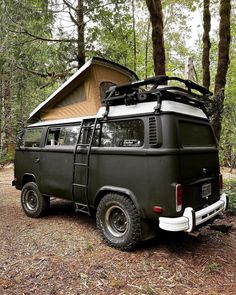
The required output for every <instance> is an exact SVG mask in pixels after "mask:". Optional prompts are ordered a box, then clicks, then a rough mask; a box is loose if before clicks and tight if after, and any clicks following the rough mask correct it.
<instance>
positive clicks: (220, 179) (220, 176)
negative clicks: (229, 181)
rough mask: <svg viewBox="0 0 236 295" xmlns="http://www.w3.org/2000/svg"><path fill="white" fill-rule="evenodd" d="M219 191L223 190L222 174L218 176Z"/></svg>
mask: <svg viewBox="0 0 236 295" xmlns="http://www.w3.org/2000/svg"><path fill="white" fill-rule="evenodd" d="M219 189H220V190H222V189H223V175H222V174H220V175H219Z"/></svg>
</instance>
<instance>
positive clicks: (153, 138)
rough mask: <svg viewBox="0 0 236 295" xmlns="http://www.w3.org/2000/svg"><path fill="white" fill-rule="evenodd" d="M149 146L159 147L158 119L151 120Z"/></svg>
mask: <svg viewBox="0 0 236 295" xmlns="http://www.w3.org/2000/svg"><path fill="white" fill-rule="evenodd" d="M149 144H150V145H157V123H156V118H155V117H151V118H149Z"/></svg>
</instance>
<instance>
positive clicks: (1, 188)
mask: <svg viewBox="0 0 236 295" xmlns="http://www.w3.org/2000/svg"><path fill="white" fill-rule="evenodd" d="M12 178H13V170H12V169H1V170H0V236H1V246H0V294H3V295H5V294H17V295H19V294H25V295H26V294H37V295H41V294H48V295H49V294H50V295H52V294H56V295H60V294H63V295H64V294H68V295H69V294H73V295H74V294H89V295H90V294H149V295H153V294H161V295H162V294H181V295H182V294H236V291H235V290H236V277H235V274H236V263H235V260H236V249H235V245H236V243H235V242H236V230H235V224H236V217H235V216H227V215H225V217H224V219H223V220H219V221H217V223H226V224H233V228H232V230H231V231H230V232H229V233H227V234H226V233H222V232H219V231H212V230H210V229H209V228H208V227H205V228H203V229H201V231H200V234H199V236H198V237H194V236H190V235H187V234H184V233H179V234H173V233H167V232H160V234H159V235H158V238H156V239H154V240H152V241H149V242H146V243H143V244H142V246H141V247H140V248H139V249H138V250H136V251H134V252H121V251H118V250H115V249H112V248H109V247H107V246H106V245H104V243H103V242H102V240H101V238H100V236H99V235H98V232H97V230H96V226H95V220H94V219H93V218H90V217H88V216H86V215H82V214H75V213H74V211H73V206H72V205H71V204H70V203H67V202H64V201H58V200H54V201H52V206H51V210H50V213H49V215H48V216H47V217H45V218H42V219H31V218H28V217H26V216H25V215H24V213H23V211H22V210H21V207H20V202H19V200H20V198H19V196H20V192H19V191H16V190H15V188H13V187H11V180H12Z"/></svg>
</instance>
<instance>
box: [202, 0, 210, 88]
mask: <svg viewBox="0 0 236 295" xmlns="http://www.w3.org/2000/svg"><path fill="white" fill-rule="evenodd" d="M203 30H204V31H203V37H202V42H203V53H202V71H203V73H202V74H203V77H202V84H203V86H204V87H206V88H207V89H209V87H210V48H211V42H210V36H209V32H210V30H211V14H210V0H204V1H203Z"/></svg>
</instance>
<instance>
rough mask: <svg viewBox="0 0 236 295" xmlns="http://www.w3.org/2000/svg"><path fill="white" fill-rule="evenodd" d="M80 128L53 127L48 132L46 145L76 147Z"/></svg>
mask: <svg viewBox="0 0 236 295" xmlns="http://www.w3.org/2000/svg"><path fill="white" fill-rule="evenodd" d="M79 129H80V126H79V125H78V126H63V127H51V128H49V130H48V135H47V141H46V145H51V146H54V145H75V144H76V142H77V138H78V135H79Z"/></svg>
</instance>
